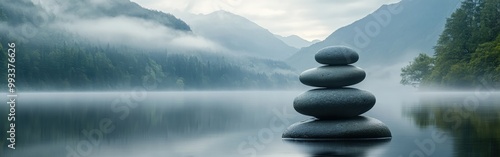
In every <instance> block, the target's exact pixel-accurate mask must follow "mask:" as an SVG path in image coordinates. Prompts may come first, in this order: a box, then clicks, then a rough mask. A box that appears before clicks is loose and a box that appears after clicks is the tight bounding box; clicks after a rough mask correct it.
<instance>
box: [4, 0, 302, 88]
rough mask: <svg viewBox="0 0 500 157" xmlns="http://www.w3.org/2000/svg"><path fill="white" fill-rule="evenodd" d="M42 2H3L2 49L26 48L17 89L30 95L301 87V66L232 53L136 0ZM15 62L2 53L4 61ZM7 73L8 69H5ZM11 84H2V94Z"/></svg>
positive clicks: (19, 57) (18, 59) (20, 56)
mask: <svg viewBox="0 0 500 157" xmlns="http://www.w3.org/2000/svg"><path fill="white" fill-rule="evenodd" d="M39 2H41V3H38V2H35V1H33V2H32V1H31V0H19V1H10V2H9V3H0V41H3V42H5V43H2V44H0V51H1V52H5V51H6V48H7V45H3V44H6V43H7V42H14V43H15V45H16V49H19V50H22V53H17V55H16V64H17V65H23V66H18V68H17V69H16V71H17V73H16V74H18V75H19V76H23V77H20V78H18V79H16V85H18V87H19V89H22V90H23V91H29V90H35V91H56V90H57V91H59V90H71V91H78V90H97V91H100V90H129V89H133V88H136V87H144V88H146V89H147V90H197V89H209V90H227V89H264V88H265V89H270V88H284V87H285V88H290V87H292V86H293V85H296V84H297V79H296V74H295V73H294V71H293V69H292V68H291V67H289V66H288V65H287V64H286V63H284V62H283V61H276V60H271V59H262V58H256V57H248V56H243V55H237V54H235V53H231V52H230V51H225V49H224V48H221V46H219V45H217V44H214V43H213V42H211V41H209V40H206V39H205V38H203V37H200V36H198V35H196V34H195V33H193V32H192V31H191V29H190V27H189V26H188V25H187V24H186V23H185V22H183V21H182V20H180V19H178V18H176V17H175V16H173V15H170V14H167V13H162V12H158V11H152V10H149V9H146V8H142V7H140V6H139V5H137V4H135V3H132V2H130V1H128V0H83V1H80V0H67V1H63V0H61V1H57V0H46V1H39ZM276 40H278V39H276ZM283 45H284V43H283ZM290 53H291V52H290ZM7 57H8V56H7V53H0V58H7ZM6 62H7V60H4V59H2V60H0V63H1V64H2V65H6V64H7V63H6ZM6 68H7V67H6V66H0V71H2V72H4V73H5V72H7V69H6ZM5 76H6V74H5ZM6 79H7V78H5V79H4V80H3V81H1V80H0V85H1V87H0V89H2V90H4V89H5V88H6V87H7V85H6V84H5V83H6V82H7V80H6ZM6 90H7V89H5V91H6Z"/></svg>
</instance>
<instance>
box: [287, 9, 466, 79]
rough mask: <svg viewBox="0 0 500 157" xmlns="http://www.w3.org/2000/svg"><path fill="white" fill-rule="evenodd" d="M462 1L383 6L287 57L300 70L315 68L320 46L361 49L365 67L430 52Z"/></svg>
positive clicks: (388, 63)
mask: <svg viewBox="0 0 500 157" xmlns="http://www.w3.org/2000/svg"><path fill="white" fill-rule="evenodd" d="M460 2H461V0H439V1H436V0H419V1H415V0H413V1H412V0H403V1H400V2H398V3H395V4H387V5H383V6H381V7H380V8H379V9H377V10H376V11H375V12H373V13H372V14H370V15H367V16H366V17H364V18H362V19H360V20H358V21H356V22H354V23H352V24H350V25H348V26H345V27H342V28H340V29H338V30H336V31H335V32H333V33H332V34H331V35H329V36H328V37H327V38H326V39H325V40H324V41H321V42H319V43H317V44H313V45H311V46H309V47H305V48H302V49H301V50H300V51H299V52H297V53H296V54H294V55H293V56H292V57H290V58H289V59H288V63H289V64H291V65H292V66H294V67H295V68H297V69H299V70H303V69H307V68H312V67H316V66H318V65H319V64H318V63H316V62H314V59H312V58H314V54H315V53H316V52H317V51H318V50H320V49H321V48H324V47H327V46H334V45H344V46H349V47H352V48H353V49H355V50H357V51H359V54H360V60H359V62H358V63H357V64H361V65H363V66H375V65H381V66H385V65H394V64H398V63H400V62H407V61H409V60H410V59H411V58H412V56H415V55H416V54H418V53H427V54H431V53H432V52H433V47H434V46H435V45H436V43H437V40H438V38H439V35H440V33H441V32H442V31H443V29H444V25H445V22H446V19H447V18H448V17H449V16H450V15H451V13H452V12H453V11H454V10H455V9H456V8H457V7H458V6H459V4H460Z"/></svg>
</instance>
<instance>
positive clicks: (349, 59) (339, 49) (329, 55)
mask: <svg viewBox="0 0 500 157" xmlns="http://www.w3.org/2000/svg"><path fill="white" fill-rule="evenodd" d="M314 58H315V59H316V61H317V62H318V63H320V64H327V65H348V64H352V63H356V62H357V61H358V59H359V55H358V53H356V51H354V50H353V49H351V48H348V47H344V46H331V47H325V48H323V49H321V50H319V51H318V53H316V55H315V56H314Z"/></svg>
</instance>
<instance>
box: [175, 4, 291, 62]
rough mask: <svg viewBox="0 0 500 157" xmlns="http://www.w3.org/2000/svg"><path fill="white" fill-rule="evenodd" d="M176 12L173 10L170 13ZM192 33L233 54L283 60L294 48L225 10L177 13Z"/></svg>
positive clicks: (252, 23)
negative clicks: (202, 12) (213, 42)
mask: <svg viewBox="0 0 500 157" xmlns="http://www.w3.org/2000/svg"><path fill="white" fill-rule="evenodd" d="M174 14H176V13H174ZM176 16H179V17H181V18H182V19H183V20H185V21H186V22H187V23H188V24H189V25H190V26H191V28H192V30H193V32H194V33H195V34H198V35H200V36H203V37H205V38H208V39H210V40H212V41H215V42H216V43H218V44H220V45H222V46H224V47H226V48H228V49H229V50H230V51H233V52H235V53H240V54H245V55H250V56H257V57H263V58H269V59H274V60H284V59H286V58H288V57H290V56H291V55H292V54H293V53H294V52H297V49H296V48H294V47H291V46H288V45H287V44H285V43H284V42H283V41H281V40H280V39H278V38H276V37H275V36H274V34H273V33H271V32H269V31H268V30H267V29H265V28H262V27H261V26H259V25H257V24H256V23H254V22H252V21H250V20H248V19H246V18H244V17H241V16H238V15H235V14H233V13H230V12H226V11H216V12H213V13H210V14H207V15H201V14H199V15H194V14H188V13H178V14H176Z"/></svg>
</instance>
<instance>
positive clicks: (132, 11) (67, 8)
mask: <svg viewBox="0 0 500 157" xmlns="http://www.w3.org/2000/svg"><path fill="white" fill-rule="evenodd" d="M34 4H35V5H37V6H39V7H41V8H43V9H44V10H45V11H46V12H48V13H50V14H53V15H55V16H57V17H58V18H65V19H74V18H80V19H81V18H83V19H96V18H103V17H119V16H127V17H133V18H141V19H145V20H149V21H154V22H157V23H160V24H162V25H164V26H167V27H170V28H173V29H176V30H182V31H190V30H191V29H190V27H189V26H188V25H187V24H186V23H185V22H184V21H182V20H180V19H178V18H176V17H175V16H173V15H171V14H169V13H164V12H160V11H154V10H149V9H146V8H143V7H141V6H140V5H138V4H137V3H135V2H131V1H130V0H44V1H38V2H34Z"/></svg>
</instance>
